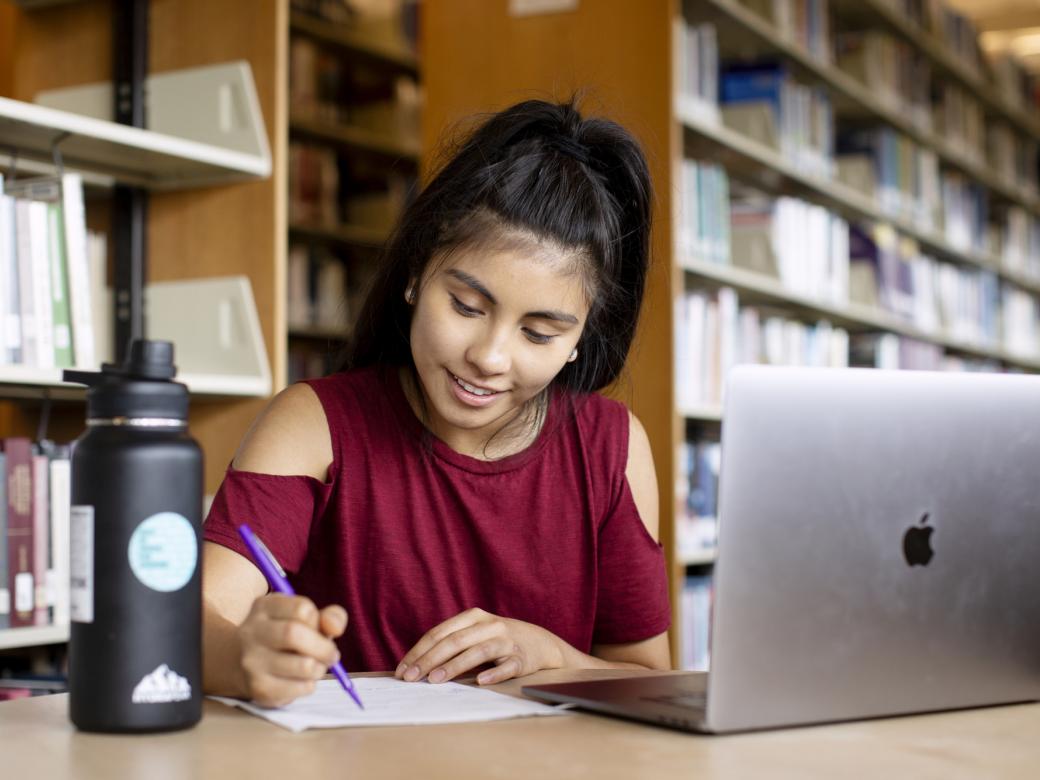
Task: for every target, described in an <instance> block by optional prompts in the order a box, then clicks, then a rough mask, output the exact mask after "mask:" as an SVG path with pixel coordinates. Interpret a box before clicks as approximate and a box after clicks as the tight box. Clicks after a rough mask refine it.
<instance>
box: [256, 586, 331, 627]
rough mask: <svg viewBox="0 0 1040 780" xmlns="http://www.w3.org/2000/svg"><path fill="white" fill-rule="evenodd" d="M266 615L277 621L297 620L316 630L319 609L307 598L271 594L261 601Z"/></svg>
mask: <svg viewBox="0 0 1040 780" xmlns="http://www.w3.org/2000/svg"><path fill="white" fill-rule="evenodd" d="M259 601H260V604H261V608H262V609H263V612H264V614H265V615H266V616H267V617H269V618H273V619H275V620H297V621H299V622H300V623H304V624H305V625H308V626H310V627H311V628H314V629H316V628H317V627H318V608H317V607H316V606H314V602H313V601H311V600H310V599H309V598H307V597H306V596H286V595H284V594H281V593H269V594H268V595H266V596H264V597H263V598H262V599H260V600H259Z"/></svg>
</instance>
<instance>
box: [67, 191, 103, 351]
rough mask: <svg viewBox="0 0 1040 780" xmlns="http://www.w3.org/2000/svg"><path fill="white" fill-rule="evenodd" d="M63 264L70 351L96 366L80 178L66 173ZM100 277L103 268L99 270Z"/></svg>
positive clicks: (92, 304)
mask: <svg viewBox="0 0 1040 780" xmlns="http://www.w3.org/2000/svg"><path fill="white" fill-rule="evenodd" d="M61 197H62V216H63V218H64V224H63V228H64V230H63V233H64V240H65V261H66V262H65V264H66V272H67V278H68V288H69V294H68V301H69V319H70V322H71V326H72V355H73V359H74V360H75V365H76V366H77V367H78V368H88V369H97V367H98V359H97V350H96V341H95V338H96V337H95V332H94V315H93V309H92V307H93V306H100V301H94V300H93V296H92V290H91V278H92V277H91V272H90V266H89V262H88V259H87V219H86V211H85V210H84V207H83V180H82V178H81V177H80V176H79V174H74V173H67V174H65V175H64V176H63V177H62V181H61ZM101 274H102V278H103V276H104V271H103V270H102V271H101Z"/></svg>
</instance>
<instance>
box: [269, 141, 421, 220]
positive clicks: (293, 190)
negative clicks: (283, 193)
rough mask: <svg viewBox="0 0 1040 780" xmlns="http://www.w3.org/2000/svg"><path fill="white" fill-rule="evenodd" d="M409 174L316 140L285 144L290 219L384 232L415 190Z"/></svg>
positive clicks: (412, 179)
mask: <svg viewBox="0 0 1040 780" xmlns="http://www.w3.org/2000/svg"><path fill="white" fill-rule="evenodd" d="M414 184H415V180H414V178H413V177H411V176H409V175H407V174H405V173H403V172H398V171H391V172H387V171H386V170H385V168H383V167H382V166H377V165H375V164H372V163H366V162H365V161H364V160H361V159H357V158H348V157H345V156H344V155H342V154H339V153H337V152H336V150H335V149H333V148H330V147H328V146H323V145H321V144H312V143H304V142H298V141H293V142H292V143H290V144H289V220H290V222H292V223H296V224H304V225H312V226H318V227H325V228H335V227H337V226H338V225H341V224H350V225H365V226H366V227H372V228H379V229H384V230H389V229H390V227H391V226H392V225H393V224H394V223H395V222H396V220H397V218H398V216H399V215H400V213H401V211H402V210H403V209H404V206H405V203H406V201H407V199H408V197H409V194H410V193H411V191H412V190H413V188H414Z"/></svg>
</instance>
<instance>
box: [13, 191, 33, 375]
mask: <svg viewBox="0 0 1040 780" xmlns="http://www.w3.org/2000/svg"><path fill="white" fill-rule="evenodd" d="M30 205H31V204H30V203H29V201H27V200H22V199H21V198H18V199H16V200H15V236H16V240H17V249H16V255H15V257H16V262H15V265H16V266H17V268H16V271H15V273H16V275H17V278H18V304H19V313H20V315H21V321H22V327H21V337H22V343H21V353H22V363H24V364H25V365H27V366H35V365H37V358H36V354H37V346H36V344H37V342H36V314H35V312H34V311H33V301H35V296H34V295H33V284H32V279H33V273H32V246H31V244H30V239H31V236H32V228H31V224H30V219H29V206H30Z"/></svg>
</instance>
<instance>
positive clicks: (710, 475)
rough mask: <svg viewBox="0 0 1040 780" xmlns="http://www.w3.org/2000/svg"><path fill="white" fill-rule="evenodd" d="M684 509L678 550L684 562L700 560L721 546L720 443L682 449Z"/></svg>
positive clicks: (678, 494) (681, 496)
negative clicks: (719, 517) (717, 519)
mask: <svg viewBox="0 0 1040 780" xmlns="http://www.w3.org/2000/svg"><path fill="white" fill-rule="evenodd" d="M678 454H679V474H680V477H679V483H678V485H677V491H676V499H677V501H678V505H679V507H680V511H679V513H678V525H677V528H676V547H677V552H678V555H679V559H680V560H690V559H696V558H699V557H701V556H703V555H704V554H706V553H711V552H713V551H714V550H715V547H716V545H717V543H718V532H717V526H716V517H717V516H718V489H719V470H720V468H721V467H722V447H721V445H720V444H719V442H718V441H708V440H703V439H701V440H697V441H684V442H682V444H680V445H679V453H678Z"/></svg>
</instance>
